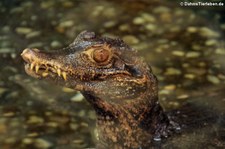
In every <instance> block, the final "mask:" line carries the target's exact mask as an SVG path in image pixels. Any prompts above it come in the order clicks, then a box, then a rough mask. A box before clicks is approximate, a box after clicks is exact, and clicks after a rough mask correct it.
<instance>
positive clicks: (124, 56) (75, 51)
mask: <svg viewBox="0 0 225 149" xmlns="http://www.w3.org/2000/svg"><path fill="white" fill-rule="evenodd" d="M21 56H22V57H23V59H24V61H25V70H26V72H27V73H28V74H29V75H31V76H33V77H35V78H39V79H48V80H54V81H55V82H58V83H59V84H62V85H64V86H67V87H70V88H72V89H75V90H78V91H81V92H82V93H87V94H89V95H92V96H93V97H97V98H99V99H104V100H106V101H107V102H109V103H119V104H126V103H127V102H130V101H132V100H133V99H136V98H137V97H141V96H145V94H146V91H147V90H148V92H151V96H157V85H156V79H155V77H154V75H153V74H152V73H151V71H150V69H149V67H148V66H147V64H146V63H145V62H143V61H142V59H141V58H140V57H139V56H138V55H137V52H136V51H135V50H134V49H132V48H130V47H129V46H128V45H126V44H125V43H124V42H123V41H122V40H120V39H110V38H105V37H104V38H103V37H97V36H96V35H95V33H93V32H87V31H84V32H82V33H80V34H79V35H78V36H77V38H76V39H75V40H74V42H73V43H72V44H70V45H69V46H68V47H66V48H64V49H61V50H57V51H50V52H45V51H40V50H38V49H35V48H34V49H25V50H24V51H23V53H22V54H21ZM149 87H150V88H149ZM149 89H150V90H151V91H150V90H149Z"/></svg>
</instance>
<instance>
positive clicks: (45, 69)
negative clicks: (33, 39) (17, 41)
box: [21, 49, 68, 80]
mask: <svg viewBox="0 0 225 149" xmlns="http://www.w3.org/2000/svg"><path fill="white" fill-rule="evenodd" d="M39 52H40V51H39V50H38V49H25V50H24V51H23V52H22V54H21V56H22V57H23V59H24V61H25V63H26V64H25V70H26V72H27V73H28V74H30V75H31V76H33V77H36V78H45V77H49V76H51V77H56V76H57V75H58V77H62V78H63V79H64V80H67V77H68V72H67V71H64V70H63V69H62V67H61V66H59V65H57V64H56V63H53V62H52V61H49V60H47V59H44V58H43V57H42V58H41V59H40V57H39V55H42V53H39Z"/></svg>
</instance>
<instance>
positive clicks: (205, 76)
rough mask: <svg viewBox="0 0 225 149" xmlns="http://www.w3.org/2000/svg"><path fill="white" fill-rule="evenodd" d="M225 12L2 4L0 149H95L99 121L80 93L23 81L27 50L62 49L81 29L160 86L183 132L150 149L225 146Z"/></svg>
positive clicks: (131, 5)
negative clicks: (142, 66) (111, 44)
mask: <svg viewBox="0 0 225 149" xmlns="http://www.w3.org/2000/svg"><path fill="white" fill-rule="evenodd" d="M222 14H224V6H217V7H205V6H199V7H188V6H180V4H179V2H174V1H172V2H169V1H167V2H163V3H162V2H157V1H152V2H148V1H144V0H143V1H135V0H134V1H129V2H127V1H124V2H121V1H117V0H115V1H113V2H111V1H107V0H104V1H102V0H100V1H81V0H80V1H79V0H77V1H72V0H71V1H70V0H60V1H57V2H55V1H53V0H47V1H28V0H25V1H22V0H17V1H16V0H11V1H7V0H4V1H1V2H0V17H1V22H0V58H1V59H0V61H1V62H0V70H1V75H0V114H1V115H0V147H1V148H4V149H12V148H60V149H61V148H67V149H69V148H85V147H94V142H95V139H94V138H93V137H92V136H93V134H95V127H94V120H95V115H94V112H93V110H92V108H91V107H90V105H89V104H88V103H87V102H86V101H85V100H83V99H82V96H80V95H79V93H77V92H76V91H71V90H69V89H67V88H63V87H58V86H55V85H52V84H49V83H47V82H43V81H38V80H35V79H32V78H31V77H29V76H28V75H26V74H25V72H24V68H23V62H22V59H21V57H20V53H21V52H22V50H23V49H24V48H27V47H37V48H40V49H43V50H50V49H59V48H62V47H64V46H65V45H68V44H69V43H71V42H72V41H73V40H74V38H75V36H76V35H77V34H78V33H79V32H81V31H82V30H90V31H94V32H97V33H98V34H102V35H105V36H110V37H120V38H122V39H123V40H124V41H125V42H127V43H128V44H129V45H130V46H132V47H133V48H135V49H137V50H138V51H139V53H140V55H141V56H143V57H144V58H145V59H146V60H147V61H148V62H149V64H150V65H151V66H152V69H153V71H154V72H155V74H156V76H157V77H158V80H159V89H160V91H159V97H160V102H161V104H162V105H163V107H164V108H165V109H166V110H167V111H174V110H175V111H176V112H172V113H171V115H173V117H175V119H177V121H179V122H180V124H181V125H182V126H183V127H184V129H182V130H181V133H180V134H175V135H173V136H172V137H170V138H168V139H166V140H163V141H160V142H154V144H153V147H152V148H160V147H163V148H224V147H225V127H224V126H225V120H224V118H225V116H224V115H225V114H224V113H225V108H224V107H225V93H224V90H225V86H224V82H225V72H224V70H225V63H224V58H225V46H224V45H225V44H224V31H225V23H224V16H223V15H222Z"/></svg>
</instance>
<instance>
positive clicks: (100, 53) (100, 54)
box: [93, 49, 109, 63]
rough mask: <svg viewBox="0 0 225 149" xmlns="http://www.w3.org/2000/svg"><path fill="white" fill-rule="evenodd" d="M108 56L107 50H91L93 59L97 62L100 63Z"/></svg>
mask: <svg viewBox="0 0 225 149" xmlns="http://www.w3.org/2000/svg"><path fill="white" fill-rule="evenodd" d="M108 58H109V51H108V50H106V49H96V50H94V51H93V59H94V60H95V61H96V62H97V63H102V62H105V61H107V60H108Z"/></svg>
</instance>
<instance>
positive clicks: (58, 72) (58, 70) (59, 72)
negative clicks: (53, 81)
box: [57, 69, 61, 77]
mask: <svg viewBox="0 0 225 149" xmlns="http://www.w3.org/2000/svg"><path fill="white" fill-rule="evenodd" d="M57 74H58V76H59V77H60V76H61V70H60V69H57Z"/></svg>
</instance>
